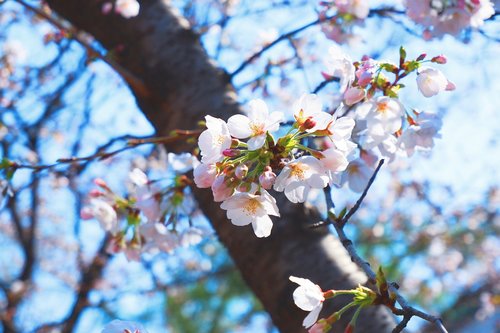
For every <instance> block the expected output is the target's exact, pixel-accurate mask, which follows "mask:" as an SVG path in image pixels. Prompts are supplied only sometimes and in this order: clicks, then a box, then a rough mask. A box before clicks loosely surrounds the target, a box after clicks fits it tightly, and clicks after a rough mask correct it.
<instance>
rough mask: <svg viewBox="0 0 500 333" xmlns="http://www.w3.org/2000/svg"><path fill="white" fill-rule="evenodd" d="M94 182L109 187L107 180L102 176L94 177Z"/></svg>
mask: <svg viewBox="0 0 500 333" xmlns="http://www.w3.org/2000/svg"><path fill="white" fill-rule="evenodd" d="M94 184H96V185H97V186H99V187H102V188H108V184H106V182H105V181H104V179H102V178H96V179H94Z"/></svg>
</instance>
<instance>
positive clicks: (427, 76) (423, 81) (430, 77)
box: [417, 67, 455, 97]
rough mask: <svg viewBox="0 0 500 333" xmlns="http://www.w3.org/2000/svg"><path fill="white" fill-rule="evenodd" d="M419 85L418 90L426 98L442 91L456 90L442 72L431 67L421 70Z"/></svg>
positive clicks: (418, 76)
mask: <svg viewBox="0 0 500 333" xmlns="http://www.w3.org/2000/svg"><path fill="white" fill-rule="evenodd" d="M417 85H418V90H420V92H421V93H422V95H424V96H425V97H432V96H434V95H437V94H438V93H439V92H441V91H444V90H453V89H454V88H455V86H454V85H453V84H452V83H450V82H449V81H448V79H446V77H445V76H444V74H443V73H442V72H441V71H440V70H438V69H434V68H430V67H426V68H421V69H419V71H418V75H417Z"/></svg>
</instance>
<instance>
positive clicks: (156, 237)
mask: <svg viewBox="0 0 500 333" xmlns="http://www.w3.org/2000/svg"><path fill="white" fill-rule="evenodd" d="M139 228H140V233H141V236H142V237H144V240H145V244H144V245H143V247H142V251H145V252H151V253H158V252H167V253H172V252H173V250H175V249H176V248H177V247H178V246H179V236H178V235H177V234H176V233H173V232H171V231H169V230H168V228H167V227H166V226H165V225H164V224H163V223H158V222H148V223H145V224H142V225H140V227H139Z"/></svg>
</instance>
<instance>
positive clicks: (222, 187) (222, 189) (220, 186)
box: [212, 175, 233, 202]
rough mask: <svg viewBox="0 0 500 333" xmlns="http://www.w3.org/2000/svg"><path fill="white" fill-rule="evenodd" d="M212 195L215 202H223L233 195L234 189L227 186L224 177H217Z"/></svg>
mask: <svg viewBox="0 0 500 333" xmlns="http://www.w3.org/2000/svg"><path fill="white" fill-rule="evenodd" d="M212 193H213V195H214V201H215V202H221V201H224V200H226V199H227V198H229V197H230V196H231V195H232V194H233V189H232V188H231V187H229V186H228V185H227V184H226V177H225V176H224V175H220V176H217V178H215V180H214V182H213V184H212Z"/></svg>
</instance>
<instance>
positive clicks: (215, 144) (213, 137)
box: [198, 116, 231, 164]
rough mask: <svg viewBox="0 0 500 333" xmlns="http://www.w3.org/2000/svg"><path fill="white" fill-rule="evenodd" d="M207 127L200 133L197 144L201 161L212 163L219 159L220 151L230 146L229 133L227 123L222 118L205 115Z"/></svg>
mask: <svg viewBox="0 0 500 333" xmlns="http://www.w3.org/2000/svg"><path fill="white" fill-rule="evenodd" d="M205 120H206V124H207V129H206V130H205V131H203V132H202V133H201V134H200V137H199V138H198V146H199V147H200V150H201V162H202V163H205V164H213V163H216V162H219V161H221V160H222V159H223V158H224V156H223V155H222V152H223V151H224V150H226V149H229V148H230V147H231V135H230V134H229V129H228V127H227V124H226V123H225V122H224V120H222V119H218V118H214V117H212V116H206V117H205Z"/></svg>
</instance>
